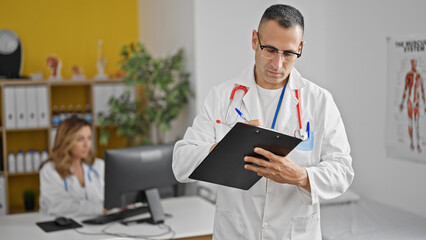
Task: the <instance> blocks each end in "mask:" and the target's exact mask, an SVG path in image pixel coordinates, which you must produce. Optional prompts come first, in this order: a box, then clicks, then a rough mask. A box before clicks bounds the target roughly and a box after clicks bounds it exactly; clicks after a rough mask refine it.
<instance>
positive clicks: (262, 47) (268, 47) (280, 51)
mask: <svg viewBox="0 0 426 240" xmlns="http://www.w3.org/2000/svg"><path fill="white" fill-rule="evenodd" d="M256 34H257V40H258V41H259V47H260V50H262V51H263V49H264V48H267V49H271V50H274V51H275V56H274V57H273V58H267V57H265V56H263V54H261V55H262V57H264V58H266V59H274V58H275V57H276V56H277V55H278V53H282V54H284V53H290V54H294V55H296V56H297V58H300V57H301V56H302V51H303V44H302V43H303V41H301V42H300V44H299V45H301V48H300V53H296V52H293V51H289V50H278V49H276V48H275V47H272V46H265V45H262V43H261V42H260V35H259V32H256ZM284 59H286V58H285V57H284ZM294 61H296V60H294Z"/></svg>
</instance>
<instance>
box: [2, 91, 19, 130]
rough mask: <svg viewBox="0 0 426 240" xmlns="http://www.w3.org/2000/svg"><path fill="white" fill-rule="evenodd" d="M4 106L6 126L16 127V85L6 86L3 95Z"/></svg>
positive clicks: (9, 127) (7, 127)
mask: <svg viewBox="0 0 426 240" xmlns="http://www.w3.org/2000/svg"><path fill="white" fill-rule="evenodd" d="M3 107H4V114H5V117H4V120H5V122H4V126H5V128H6V129H15V128H16V105H15V87H12V86H6V87H4V96H3Z"/></svg>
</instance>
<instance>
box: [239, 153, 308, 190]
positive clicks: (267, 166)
mask: <svg viewBox="0 0 426 240" xmlns="http://www.w3.org/2000/svg"><path fill="white" fill-rule="evenodd" d="M254 152H255V153H257V154H260V155H262V156H264V157H265V158H267V159H269V162H268V161H265V160H263V159H260V158H256V157H250V156H245V157H244V161H245V162H246V163H254V164H256V165H258V166H255V165H251V164H245V168H246V169H248V170H251V171H253V172H256V173H257V175H259V176H263V177H266V178H269V179H271V180H272V181H275V182H277V183H287V184H293V185H297V186H300V187H303V188H305V189H306V190H308V191H311V187H310V184H309V176H308V172H307V171H306V169H305V168H303V167H301V166H299V165H298V164H297V163H295V162H293V161H292V160H291V159H290V158H288V157H282V156H278V155H275V154H273V153H271V152H269V151H267V150H265V149H262V148H258V147H256V148H255V149H254Z"/></svg>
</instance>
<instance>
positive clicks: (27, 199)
mask: <svg viewBox="0 0 426 240" xmlns="http://www.w3.org/2000/svg"><path fill="white" fill-rule="evenodd" d="M23 197H24V206H25V210H26V211H33V210H34V209H35V198H36V194H35V191H34V190H32V189H26V190H25V191H24V193H23Z"/></svg>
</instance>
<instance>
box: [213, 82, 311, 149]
mask: <svg viewBox="0 0 426 240" xmlns="http://www.w3.org/2000/svg"><path fill="white" fill-rule="evenodd" d="M286 86H287V83H286V85H285V86H284V88H283V90H282V92H281V96H280V100H279V102H278V105H277V110H276V112H275V117H274V122H273V124H272V127H271V128H274V127H275V120H276V118H277V116H278V111H279V109H280V106H281V102H282V99H283V95H284V91H285V88H286ZM239 90H242V91H244V94H243V95H242V96H241V98H242V97H244V95H245V94H246V93H247V91H248V90H247V88H246V87H245V86H242V85H238V86H236V87H235V88H234V89H233V90H232V92H231V97H230V101H229V105H228V111H227V113H226V115H225V120H227V118H228V114H229V112H230V111H231V112H233V111H234V110H233V107H232V106H231V105H232V102H233V100H234V96H235V94H236V92H237V91H239ZM295 93H296V98H297V100H298V103H297V117H298V121H299V129H297V130H296V131H294V136H295V137H297V138H300V139H302V140H303V141H305V140H306V139H308V133H307V132H308V131H309V129H307V130H306V131H303V126H302V113H301V110H300V92H299V90H298V89H296V90H295ZM241 102H242V99H241ZM216 122H217V123H221V121H220V120H216ZM228 125H231V124H228ZM308 128H309V127H308Z"/></svg>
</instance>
